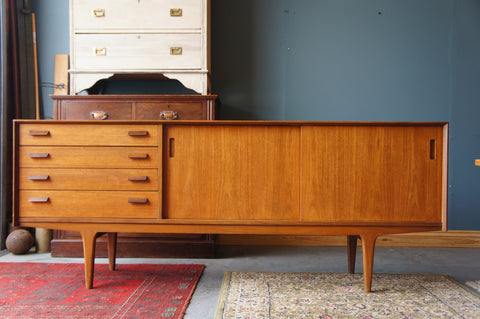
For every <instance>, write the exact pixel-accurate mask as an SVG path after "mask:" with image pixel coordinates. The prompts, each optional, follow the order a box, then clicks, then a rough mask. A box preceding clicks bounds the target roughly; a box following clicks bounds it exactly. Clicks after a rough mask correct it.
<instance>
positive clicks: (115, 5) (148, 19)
mask: <svg viewBox="0 0 480 319" xmlns="http://www.w3.org/2000/svg"><path fill="white" fill-rule="evenodd" d="M203 3H204V1H202V0H168V1H165V0H160V1H159V0H141V1H136V0H115V1H112V0H82V1H78V0H74V1H72V4H73V7H72V9H73V16H72V18H73V21H72V22H73V28H74V30H75V31H76V30H95V29H104V30H109V29H110V30H130V29H136V30H139V29H141V30H143V29H150V30H155V29H200V28H201V26H202V20H203V10H202V8H203Z"/></svg>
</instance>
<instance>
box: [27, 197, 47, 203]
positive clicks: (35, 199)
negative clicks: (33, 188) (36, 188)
mask: <svg viewBox="0 0 480 319" xmlns="http://www.w3.org/2000/svg"><path fill="white" fill-rule="evenodd" d="M28 201H29V202H30V203H47V202H48V201H49V198H48V197H29V198H28Z"/></svg>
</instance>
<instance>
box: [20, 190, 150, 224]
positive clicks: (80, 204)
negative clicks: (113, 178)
mask: <svg viewBox="0 0 480 319" xmlns="http://www.w3.org/2000/svg"><path fill="white" fill-rule="evenodd" d="M32 197H43V198H45V197H47V198H48V201H47V202H45V203H35V202H30V201H29V199H30V198H32ZM128 198H135V199H144V198H147V203H145V204H136V203H128ZM19 208H20V210H19V211H20V215H19V216H20V218H23V217H55V218H91V219H102V218H111V219H112V220H115V219H120V218H139V219H145V218H148V219H150V218H153V219H157V218H158V215H159V213H158V212H159V209H158V193H157V192H133V191H131V192H125V191H50V190H38V191H30V190H24V191H19Z"/></svg>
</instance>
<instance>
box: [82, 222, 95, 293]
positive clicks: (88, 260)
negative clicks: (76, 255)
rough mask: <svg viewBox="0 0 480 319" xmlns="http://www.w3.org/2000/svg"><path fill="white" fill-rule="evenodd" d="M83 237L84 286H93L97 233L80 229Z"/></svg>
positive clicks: (89, 287) (88, 287)
mask: <svg viewBox="0 0 480 319" xmlns="http://www.w3.org/2000/svg"><path fill="white" fill-rule="evenodd" d="M80 234H81V235H82V239H83V258H84V263H85V287H86V288H87V289H92V288H93V270H94V267H95V242H96V239H97V233H96V232H94V231H89V230H86V231H81V232H80Z"/></svg>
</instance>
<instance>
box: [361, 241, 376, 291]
mask: <svg viewBox="0 0 480 319" xmlns="http://www.w3.org/2000/svg"><path fill="white" fill-rule="evenodd" d="M360 237H361V239H362V254H363V283H364V288H365V292H370V291H372V272H373V254H374V251H375V240H376V239H377V234H363V235H360Z"/></svg>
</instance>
